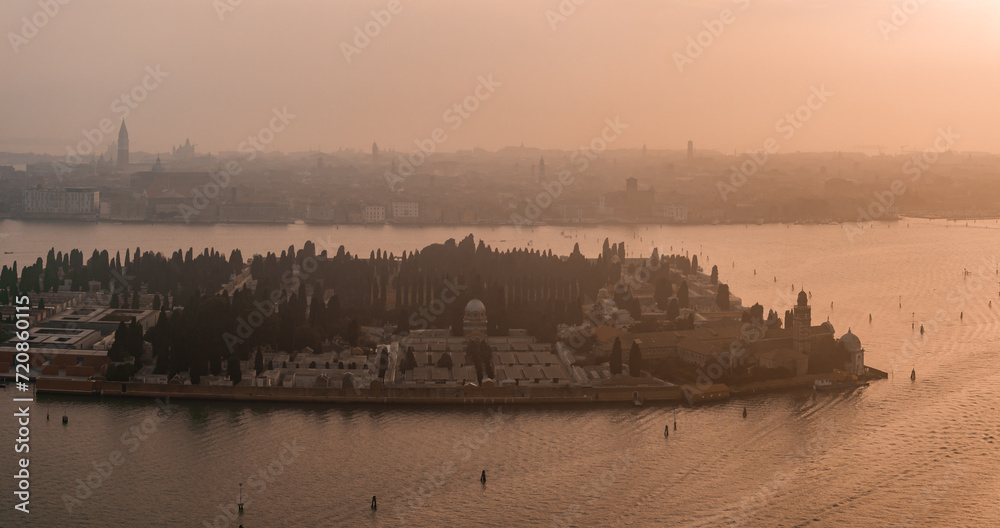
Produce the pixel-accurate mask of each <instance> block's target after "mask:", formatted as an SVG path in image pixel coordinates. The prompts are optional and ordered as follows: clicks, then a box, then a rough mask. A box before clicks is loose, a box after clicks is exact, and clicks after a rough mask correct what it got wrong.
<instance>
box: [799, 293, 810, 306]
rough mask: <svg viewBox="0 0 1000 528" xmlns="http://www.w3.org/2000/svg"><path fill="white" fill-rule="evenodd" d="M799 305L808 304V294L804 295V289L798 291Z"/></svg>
mask: <svg viewBox="0 0 1000 528" xmlns="http://www.w3.org/2000/svg"><path fill="white" fill-rule="evenodd" d="M798 304H799V306H805V305H807V304H809V296H808V295H806V292H805V290H802V291H800V292H799V303H798Z"/></svg>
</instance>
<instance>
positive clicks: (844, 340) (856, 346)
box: [840, 329, 861, 352]
mask: <svg viewBox="0 0 1000 528" xmlns="http://www.w3.org/2000/svg"><path fill="white" fill-rule="evenodd" d="M840 344H841V345H843V347H844V349H845V350H847V351H848V352H857V351H859V350H861V340H860V339H858V336H856V335H854V334H853V333H851V330H850V329H848V330H847V333H846V334H844V335H842V336H840Z"/></svg>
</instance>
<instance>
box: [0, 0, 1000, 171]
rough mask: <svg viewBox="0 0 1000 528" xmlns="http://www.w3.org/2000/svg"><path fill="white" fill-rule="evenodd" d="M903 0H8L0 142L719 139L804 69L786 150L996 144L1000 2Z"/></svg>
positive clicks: (408, 145) (749, 129)
mask: <svg viewBox="0 0 1000 528" xmlns="http://www.w3.org/2000/svg"><path fill="white" fill-rule="evenodd" d="M897 3H898V2H897ZM897 3H894V2H889V1H885V2H857V1H856V2H837V3H827V2H825V1H820V0H814V1H812V0H811V1H802V2H794V3H790V2H782V1H778V0H755V1H749V0H685V1H682V2H675V3H670V4H669V5H668V4H664V3H662V2H652V1H641V2H635V3H630V4H629V5H628V6H627V7H622V6H620V5H618V4H615V3H612V2H602V1H591V2H585V3H582V4H580V5H576V4H575V2H570V3H569V4H573V6H574V9H573V10H572V12H570V11H569V10H568V8H560V5H561V4H560V3H558V2H551V3H540V4H529V3H527V2H504V3H502V4H500V3H497V4H479V3H475V4H466V5H458V6H456V5H454V3H452V2H446V1H442V0H433V1H429V2H421V3H414V4H410V3H401V4H399V5H396V4H393V6H395V9H396V11H398V12H396V13H395V14H393V13H390V12H389V11H388V8H389V5H390V2H382V1H371V2H363V3H357V4H352V5H331V4H326V3H322V2H315V3H313V5H311V6H310V7H309V8H308V9H307V10H287V9H284V7H283V6H281V5H277V4H274V5H268V4H252V3H243V4H240V5H238V6H236V7H233V8H232V9H231V10H222V11H221V12H217V9H216V8H214V7H213V4H212V3H185V4H169V5H149V4H139V3H137V4H131V3H121V2H114V1H111V0H98V1H95V2H92V3H91V4H88V8H87V9H86V10H83V9H74V8H73V5H66V6H63V7H62V8H61V11H60V12H59V13H58V14H57V15H55V16H53V17H52V19H51V20H50V21H48V22H47V23H46V24H45V25H44V27H40V28H35V29H37V32H35V33H36V34H33V36H32V37H31V38H30V39H27V38H23V37H20V35H22V34H32V32H31V28H30V27H27V28H26V27H24V26H25V23H26V22H25V21H26V20H28V21H30V19H31V17H32V16H33V14H34V13H35V12H36V11H37V10H38V9H39V7H38V5H37V4H36V3H35V2H6V3H4V4H3V5H0V20H7V21H9V22H8V23H7V24H6V25H5V27H6V29H7V31H8V32H10V34H9V35H8V39H7V40H8V45H7V48H6V49H5V50H3V51H2V52H0V57H2V58H0V62H2V64H3V65H4V71H5V72H6V73H7V74H8V75H9V76H10V78H12V79H16V80H17V82H9V83H3V85H2V86H0V101H2V102H0V111H2V113H3V115H4V116H5V119H4V124H3V126H2V127H0V151H10V152H28V151H33V152H37V153H50V154H62V153H64V152H65V149H66V147H67V146H71V145H75V144H76V143H78V142H79V141H81V140H83V139H84V134H83V131H84V130H88V131H90V130H94V129H97V128H98V127H99V123H100V122H101V120H102V119H105V118H108V119H111V120H112V121H114V122H116V123H117V122H118V121H120V119H121V118H122V117H125V118H126V120H127V121H128V123H129V126H130V127H132V130H133V132H134V133H133V137H132V138H131V139H132V144H131V149H132V151H145V152H151V153H156V152H163V153H165V152H170V150H171V147H172V146H176V145H177V144H179V143H181V142H183V140H184V139H185V138H188V137H190V138H191V139H192V141H193V142H195V143H196V144H197V145H198V151H199V152H219V151H228V150H236V149H237V147H238V145H239V144H240V143H241V142H242V141H244V140H245V139H246V138H247V137H248V136H249V135H251V134H254V133H256V131H258V130H260V129H261V128H262V127H265V126H267V123H268V120H269V119H270V118H271V113H272V110H273V109H275V108H277V109H282V108H287V110H288V112H290V113H292V114H296V115H297V117H296V120H295V122H294V124H291V125H290V126H289V127H288V129H287V130H284V131H283V132H281V133H280V134H276V137H275V138H274V140H273V142H272V143H270V144H268V145H267V146H266V148H265V149H263V150H264V151H274V150H281V151H285V152H290V151H307V150H310V148H311V149H317V148H320V149H322V150H324V151H333V150H337V149H338V148H341V147H343V148H353V149H357V150H362V151H364V150H367V149H368V148H369V146H370V145H371V143H372V141H377V142H378V143H379V145H380V147H381V148H382V149H383V150H386V151H387V150H391V149H395V150H396V151H397V152H409V151H412V150H414V149H415V148H416V146H415V142H416V141H420V140H422V139H426V138H428V137H429V136H430V134H431V133H432V132H433V131H434V130H435V129H436V128H441V129H442V130H443V131H444V132H446V133H447V140H445V141H443V142H441V143H440V144H439V145H437V150H438V151H456V150H467V149H472V148H475V147H480V148H484V149H487V150H497V149H499V148H503V147H504V146H511V145H520V144H522V143H523V144H525V145H530V146H536V147H539V148H544V149H548V148H552V149H563V150H572V149H575V148H577V147H579V146H581V145H584V144H586V143H587V142H589V141H590V140H591V139H592V138H593V137H594V136H595V135H596V134H599V133H600V130H601V126H602V125H601V124H602V122H603V121H604V120H605V119H607V118H615V117H618V118H620V119H621V121H622V122H623V123H627V124H628V125H629V128H628V130H627V131H626V133H624V134H622V136H621V138H620V139H619V140H618V141H616V143H615V145H614V148H641V147H642V146H643V145H647V147H648V148H650V149H654V150H655V149H671V150H672V149H678V150H684V148H685V145H686V142H687V141H688V140H689V139H693V140H694V142H695V146H696V148H697V149H698V150H701V151H704V150H717V151H720V152H727V153H730V152H732V151H733V150H739V151H745V150H747V149H754V148H759V147H760V145H761V143H762V141H764V140H765V139H767V138H768V137H771V136H775V135H777V134H779V133H780V132H778V129H779V127H780V125H779V121H781V120H783V119H787V117H788V116H789V115H792V116H794V115H795V112H796V111H797V110H798V109H800V108H802V107H803V105H807V104H808V102H807V101H808V99H809V97H810V96H811V92H812V89H813V88H817V87H822V88H823V89H825V90H827V91H829V92H830V93H831V94H833V95H832V96H831V97H830V98H829V101H828V102H826V103H825V104H824V105H823V106H822V108H821V109H818V110H815V111H814V112H812V114H813V115H810V118H809V119H808V120H807V122H806V123H800V124H801V125H802V126H801V127H798V126H797V127H796V128H795V132H796V133H795V134H794V137H790V138H789V139H787V140H786V141H782V142H781V145H780V151H781V152H794V151H838V150H840V151H858V150H864V151H869V152H873V151H877V150H878V148H879V147H881V148H882V149H883V151H884V152H887V153H892V152H899V150H900V149H901V148H907V149H920V148H925V147H927V146H928V143H929V142H931V141H933V139H934V137H935V136H936V135H937V129H938V128H940V127H949V126H950V127H953V128H954V129H955V131H956V132H958V133H959V134H961V135H962V139H961V142H960V143H959V144H958V145H956V149H958V150H962V151H989V152H996V151H998V150H1000V147H998V145H1000V132H998V131H997V129H996V127H995V125H994V123H996V122H997V121H998V120H1000V107H998V106H997V105H995V104H993V101H994V98H995V95H994V94H996V93H998V92H1000V55H998V52H997V51H996V50H998V49H1000V31H997V24H996V21H997V20H1000V4H998V3H997V2H988V1H985V0H961V1H953V2H943V3H940V2H927V3H921V4H919V6H918V8H917V10H916V11H915V12H912V13H911V14H905V13H903V14H900V12H898V9H900V8H899V6H897V5H896V4H897ZM560 9H563V11H560ZM910 11H912V9H910ZM304 12H308V13H309V15H308V16H304V15H303V13H304ZM373 12H374V14H373ZM29 26H30V25H29ZM716 33H717V35H716ZM265 34H266V35H267V36H268V37H267V38H261V36H262V35H265ZM10 35H15V36H16V37H17V38H20V39H22V40H21V41H18V40H17V38H15V39H14V40H11V37H10ZM95 35H96V36H95ZM178 35H183V38H181V39H178V38H177V36H178ZM303 35H310V37H309V38H302V36H303ZM371 35H374V36H371ZM602 35H603V37H601V36H602ZM595 36H597V37H595ZM81 43H83V44H82V45H81ZM123 43H128V45H123ZM834 43H836V44H834ZM94 57H101V60H98V61H95V60H93V58H94ZM81 78H86V79H88V81H87V82H86V83H80V82H78V81H79V79H81ZM481 79H490V80H491V82H492V86H491V87H490V91H489V92H484V91H483V89H482V86H481V82H480V80H481ZM67 87H71V88H72V89H71V90H67ZM484 95H485V96H486V97H485V98H484V97H483V96H484ZM475 98H478V99H475ZM140 99H141V101H139V100H140ZM456 105H459V106H462V105H465V106H466V107H467V108H465V109H461V108H458V109H456ZM449 111H450V112H451V114H450V115H449ZM801 115H804V114H800V117H801ZM112 140H113V137H106V138H104V142H103V143H101V144H102V145H108V144H110V142H111V141H112ZM102 150H103V149H97V152H100V151H102Z"/></svg>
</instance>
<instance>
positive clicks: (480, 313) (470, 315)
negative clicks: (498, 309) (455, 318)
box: [465, 299, 486, 322]
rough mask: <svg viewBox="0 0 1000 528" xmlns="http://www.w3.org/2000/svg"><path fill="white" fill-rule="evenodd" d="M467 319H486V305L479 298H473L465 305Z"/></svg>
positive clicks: (471, 320) (470, 320)
mask: <svg viewBox="0 0 1000 528" xmlns="http://www.w3.org/2000/svg"><path fill="white" fill-rule="evenodd" d="M465 320H466V321H469V322H478V321H486V305H484V304H483V301H480V300H479V299H472V300H471V301H469V303H468V304H466V305H465Z"/></svg>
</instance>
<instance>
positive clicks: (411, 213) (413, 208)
mask: <svg viewBox="0 0 1000 528" xmlns="http://www.w3.org/2000/svg"><path fill="white" fill-rule="evenodd" d="M392 217H393V218H407V219H414V218H419V217H420V204H419V203H417V202H392Z"/></svg>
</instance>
